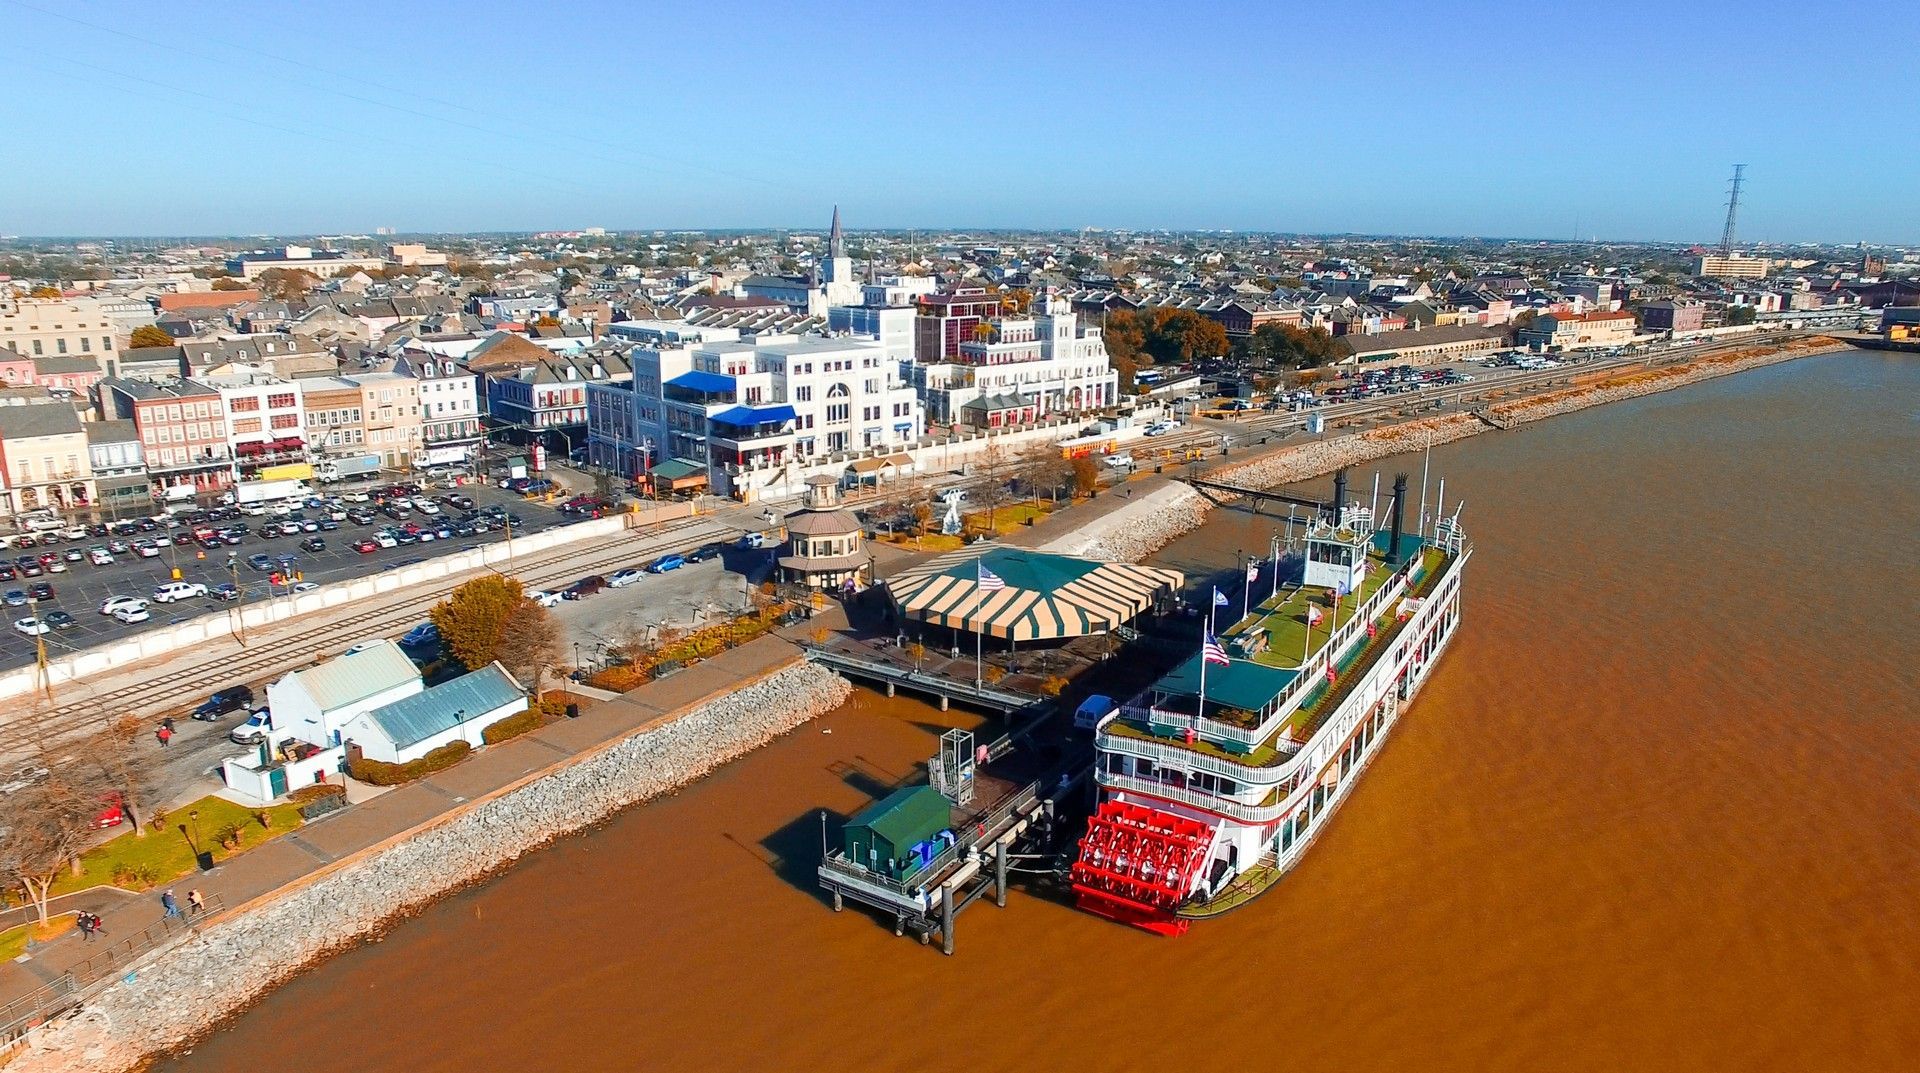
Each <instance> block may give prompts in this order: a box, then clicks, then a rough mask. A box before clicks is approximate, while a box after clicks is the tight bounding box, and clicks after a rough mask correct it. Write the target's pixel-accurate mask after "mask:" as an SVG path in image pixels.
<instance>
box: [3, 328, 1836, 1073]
mask: <svg viewBox="0 0 1920 1073" xmlns="http://www.w3.org/2000/svg"><path fill="white" fill-rule="evenodd" d="M1808 344H1811V345H1808ZM1755 349H1756V350H1757V349H1758V348H1755ZM1839 349H1846V344H1844V343H1839V342H1834V341H1830V340H1806V341H1802V342H1801V344H1799V345H1794V346H1788V347H1781V348H1776V349H1771V350H1765V351H1760V352H1747V351H1742V352H1736V353H1735V354H1733V355H1722V356H1719V357H1716V358H1707V359H1701V360H1699V361H1697V362H1692V363H1687V364H1683V365H1676V366H1673V367H1670V368H1667V369H1657V370H1647V371H1643V372H1635V373H1628V374H1620V375H1616V376H1613V377H1606V378H1599V379H1596V380H1595V381H1594V382H1593V383H1590V384H1584V385H1583V384H1579V383H1576V384H1575V385H1574V386H1572V387H1570V388H1567V389H1565V390H1562V391H1556V392H1552V393H1549V394H1546V395H1541V396H1536V397H1533V398H1527V399H1516V400H1511V401H1508V402H1496V403H1493V404H1491V405H1490V406H1488V407H1487V408H1486V409H1485V410H1484V411H1481V412H1480V413H1485V414H1488V415H1490V417H1491V420H1489V417H1487V416H1479V415H1478V414H1477V413H1456V414H1449V415H1445V416H1441V417H1434V418H1424V419H1416V420H1413V421H1408V422H1405V423H1402V424H1397V425H1392V426H1387V427H1382V428H1375V429H1369V430H1364V431H1356V432H1351V433H1347V434H1345V435H1340V436H1335V437H1330V438H1328V439H1326V440H1321V441H1317V442H1313V443H1308V444H1299V445H1293V446H1288V447H1282V448H1278V449H1275V450H1271V451H1265V452H1259V453H1252V454H1245V455H1239V456H1230V457H1228V458H1225V459H1221V460H1219V461H1218V462H1217V463H1216V464H1215V465H1213V466H1212V467H1210V468H1209V469H1208V470H1207V476H1209V477H1210V478H1212V479H1214V480H1218V481H1222V482H1225V483H1230V484H1238V485H1241V486H1243V487H1273V486H1275V485H1279V484H1285V483H1289V482H1293V481H1299V480H1305V479H1309V478H1312V477H1316V476H1320V475H1323V474H1325V473H1328V472H1331V471H1333V470H1335V469H1338V468H1341V467H1343V466H1350V465H1356V464H1361V463H1364V462H1367V461H1372V460H1374V459H1378V458H1383V457H1387V456H1389V455H1394V454H1402V453H1406V452H1408V451H1417V450H1420V449H1421V448H1422V447H1424V446H1427V445H1429V444H1439V443H1448V442H1453V441H1455V440H1458V439H1463V438H1465V437H1467V436H1471V435H1477V434H1479V433H1480V432H1485V431H1493V430H1495V429H1496V428H1498V427H1501V426H1502V425H1505V426H1508V427H1511V426H1513V425H1518V424H1523V423H1530V422H1533V421H1538V420H1543V419H1545V418H1547V417H1552V416H1557V415H1559V414H1563V413H1571V412H1574V411H1576V410H1581V409H1586V408H1588V407H1591V406H1597V405H1602V404H1604V403H1607V402H1613V401H1620V400H1623V399H1628V398H1636V397H1640V396H1642V395H1646V394H1652V393H1654V392H1658V391H1664V390H1669V389H1671V388H1675V387H1681V386H1685V385H1687V384H1692V383H1697V382H1700V381H1702V380H1705V379H1709V378H1713V377H1717V376H1722V375H1727V374H1730V373H1734V372H1741V371H1744V370H1747V369H1752V368H1758V367H1761V366H1764V365H1771V364H1776V363H1778V362H1782V361H1787V360H1791V359H1793V358H1797V357H1802V356H1807V355H1810V354H1815V353H1825V352H1828V351H1831V350H1839ZM1141 491H1142V492H1143V494H1138V495H1134V496H1132V497H1131V499H1130V502H1128V503H1127V505H1126V506H1124V507H1122V508H1120V509H1118V510H1113V511H1111V512H1110V513H1107V514H1106V515H1105V516H1103V517H1100V518H1096V519H1092V520H1090V521H1088V522H1087V523H1085V524H1083V525H1082V526H1080V527H1078V528H1077V529H1076V530H1074V531H1073V532H1070V533H1068V534H1065V535H1063V536H1061V537H1059V538H1057V539H1056V540H1054V541H1053V542H1052V543H1050V544H1049V545H1047V547H1048V548H1049V549H1050V550H1058V551H1067V552H1071V553H1074V554H1082V555H1091V556H1095V557H1101V558H1109V559H1115V560H1127V561H1137V560H1138V559H1141V558H1144V557H1146V556H1147V555H1149V554H1152V553H1153V552H1154V551H1157V550H1158V549H1159V548H1161V547H1164V546H1166V545H1167V544H1168V543H1171V542H1172V541H1173V540H1174V539H1176V538H1178V537H1179V536H1180V535H1182V534H1184V533H1186V532H1190V531H1191V530H1193V529H1196V528H1198V527H1199V526H1200V525H1201V524H1203V523H1204V522H1205V520H1206V518H1207V516H1208V514H1209V513H1210V511H1211V510H1212V509H1213V507H1215V506H1216V505H1218V504H1217V502H1216V501H1215V499H1214V498H1209V497H1208V496H1203V495H1201V494H1200V493H1199V492H1197V491H1195V490H1194V489H1193V488H1192V487H1190V486H1188V485H1186V484H1183V483H1179V482H1174V481H1167V482H1164V483H1161V484H1160V485H1159V486H1158V487H1151V488H1143V489H1142V490H1141ZM1221 498H1224V497H1221ZM850 692H851V687H849V686H848V685H847V684H846V682H845V681H844V680H842V679H840V678H838V677H837V676H835V675H833V674H832V673H831V672H828V671H825V670H823V669H821V668H818V667H815V666H812V665H809V664H805V663H801V662H797V661H789V662H786V663H784V664H781V665H778V666H776V667H774V668H772V669H771V670H769V671H768V672H767V673H766V674H764V675H763V676H761V677H760V678H758V679H757V680H753V681H751V682H748V683H745V684H742V685H739V686H738V687H736V688H735V689H733V690H731V691H729V692H726V693H724V694H723V695H721V696H719V697H715V698H707V699H705V700H703V701H702V702H700V703H699V704H697V705H693V706H689V707H687V708H683V709H681V710H679V711H676V712H673V713H670V714H669V715H666V716H663V717H662V718H661V720H660V721H659V722H658V723H657V724H656V725H653V726H650V727H648V728H645V729H643V730H642V731H640V732H638V733H634V734H632V735H630V736H627V737H624V738H620V739H617V740H614V741H611V742H608V743H607V744H606V745H605V746H604V747H603V748H602V749H600V750H598V751H596V752H593V753H591V754H586V755H582V756H580V757H575V758H572V759H570V760H568V761H564V762H561V763H557V764H555V765H553V766H551V767H549V768H547V769H545V770H543V771H540V772H536V773H534V774H532V775H529V776H528V777H527V778H525V779H523V780H520V781H519V782H516V783H514V784H513V785H511V786H507V787H504V788H502V789H500V790H497V791H495V792H494V793H492V794H488V795H486V796H484V797H482V798H479V799H477V800H475V801H474V802H472V803H470V804H469V805H467V806H465V807H464V808H462V809H461V810H459V811H458V812H456V813H453V814H451V815H449V816H447V817H443V818H441V819H439V820H436V821H434V822H432V823H429V824H426V825H423V826H422V827H421V828H419V829H416V830H411V831H407V832H404V833H402V834H401V835H398V836H396V837H394V838H392V839H389V840H387V841H386V842H383V843H382V844H380V845H378V846H375V847H373V848H371V849H368V850H366V851H364V852H362V853H358V854H355V855H353V856H351V857H348V858H345V859H342V860H340V861H338V862H336V863H334V864H332V865H330V866H328V867H326V868H324V869H322V870H320V871H317V872H315V873H312V874H310V875H308V876H305V877H303V878H302V879H300V880H297V881H295V882H293V883H291V884H289V885H288V886H287V887H285V888H282V889H280V890H277V891H274V892H272V893H271V894H268V895H266V896H263V897H261V898H257V899H255V900H254V901H252V902H250V903H248V904H246V905H243V906H239V907H237V908H236V909H235V910H233V911H232V912H231V913H229V914H225V915H223V916H222V917H220V918H218V919H216V920H215V921H213V922H212V923H211V924H210V925H208V926H207V927H206V928H204V929H203V930H202V931H201V932H200V933H199V934H197V935H195V936H194V937H192V938H190V939H188V940H186V941H185V942H183V943H181V944H178V945H176V946H174V947H170V948H167V949H165V950H162V951H158V952H156V953H155V954H153V955H151V956H150V957H149V958H148V959H147V960H146V961H145V962H144V963H142V964H140V965H139V966H138V971H137V973H133V974H129V975H128V976H127V977H126V978H125V979H123V980H122V981H120V982H117V983H115V984H113V985H112V986H110V987H108V988H107V989H105V990H104V991H102V992H101V993H100V994H99V995H98V996H97V997H95V998H94V1000H93V1001H92V1002H91V1003H90V1005H89V1006H88V1007H86V1009H85V1011H84V1013H83V1015H82V1016H80V1017H77V1018H74V1019H72V1020H71V1021H69V1022H67V1023H65V1024H61V1025H55V1026H49V1028H48V1029H43V1030H42V1031H41V1032H39V1033H37V1034H36V1035H35V1036H34V1037H33V1040H32V1042H31V1043H29V1044H28V1045H27V1046H26V1047H25V1048H23V1049H22V1050H21V1051H20V1052H18V1053H17V1054H16V1055H15V1056H14V1061H13V1064H14V1067H15V1068H17V1069H21V1070H26V1071H31V1073H42V1071H45V1073H67V1071H78V1070H87V1071H95V1073H109V1071H118V1070H126V1069H134V1068H138V1067H139V1066H140V1065H141V1064H142V1063H143V1062H145V1061H148V1060H150V1059H152V1058H154V1057H156V1056H158V1055H162V1054H165V1053H169V1052H175V1051H178V1050H180V1049H183V1048H187V1047H190V1046H192V1045H193V1042H194V1041H195V1040H197V1039H199V1038H201V1037H202V1036H204V1035H205V1034H206V1033H208V1032H211V1031H214V1030H216V1029H218V1027H219V1026H220V1025H221V1024H223V1023H225V1022H226V1021H228V1020H229V1019H231V1018H232V1017H234V1016H237V1015H239V1014H240V1013H242V1012H244V1011H245V1009H246V1008H247V1007H249V1006H250V1005H252V1004H253V1003H254V1002H255V1001H257V1000H258V999H259V998H261V997H263V996H264V995H265V994H266V993H268V992H269V991H271V990H272V989H273V988H275V987H277V986H279V985H280V984H282V983H284V982H286V981H287V980H289V979H291V978H292V977H294V976H296V975H298V974H299V973H301V972H303V971H305V970H306V969H307V968H309V967H311V966H312V965H314V964H316V963H318V962H320V961H322V960H324V959H325V958H327V957H330V956H331V955H332V954H334V953H337V952H339V951H340V950H343V949H345V948H348V947H350V946H352V945H355V944H357V943H359V942H362V941H367V940H368V939H369V938H371V937H373V936H377V935H378V934H379V933H380V932H381V931H382V930H383V929H385V928H386V927H388V926H390V925H391V924H392V923H394V922H396V921H397V920H400V919H402V918H404V917H406V916H408V915H410V914H412V913H415V912H418V911H419V910H420V909H421V908H423V907H424V906H426V905H428V904H431V903H432V902H434V901H436V900H438V899H439V898H442V897H444V896H446V895H448V894H450V893H452V892H454V891H457V890H459V889H463V888H466V887H469V886H471V885H473V884H475V883H479V882H484V881H485V880H486V879H487V878H489V877H491V876H493V875H496V874H497V873H499V872H500V871H501V870H503V869H504V868H506V867H507V866H509V865H511V864H512V863H513V861H514V860H516V859H518V858H519V857H521V856H523V855H524V854H526V853H528V852H530V851H532V850H535V849H537V848H539V847H540V846H542V845H545V844H547V843H550V842H552V841H554V840H556V839H559V838H562V837H564V836H566V835H568V834H572V833H576V832H578V831H580V830H583V829H585V828H587V827H590V826H592V825H594V824H596V823H599V822H602V821H604V820H605V819H607V818H609V817H611V816H612V815H613V814H615V813H617V812H618V811H620V810H622V809H624V808H628V807H631V806H632V805H635V804H641V803H644V802H646V801H648V800H651V799H653V798H656V797H658V796H660V795H662V794H666V793H671V792H673V791H674V790H676V789H678V788H680V787H682V786H685V785H687V784H688V783H691V782H693V781H695V780H697V779H699V778H700V777H702V776H704V775H706V774H708V773H709V772H711V771H712V770H714V769H716V768H718V767H720V766H722V765H724V764H726V763H727V762H729V761H731V760H733V759H735V758H737V757H739V756H741V755H744V754H745V753H747V752H749V751H752V750H754V749H757V748H758V747H759V746H760V745H763V744H765V743H767V742H769V741H771V740H773V739H774V738H776V737H778V736H780V735H781V734H784V733H787V732H788V731H791V730H792V729H794V728H795V727H797V726H799V725H801V724H803V723H805V722H806V721H808V720H810V719H812V718H813V717H815V716H817V715H820V714H822V713H824V712H826V711H830V710H832V709H833V708H834V707H836V706H838V705H839V704H840V703H841V702H842V701H843V700H844V699H845V698H846V696H847V695H848V694H849V693H850ZM314 936H326V937H327V939H326V940H325V941H316V940H315V939H314V938H313V937H314ZM181 995H193V996H195V999H194V1001H192V1002H183V1001H181V999H180V996H181Z"/></svg>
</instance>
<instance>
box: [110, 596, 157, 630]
mask: <svg viewBox="0 0 1920 1073" xmlns="http://www.w3.org/2000/svg"><path fill="white" fill-rule="evenodd" d="M111 614H112V615H113V617H114V619H115V620H117V621H120V622H124V623H126V624H127V625H129V626H131V625H133V624H134V623H136V622H145V621H147V620H148V619H150V618H152V617H153V615H152V614H151V613H150V612H148V611H147V605H146V603H145V602H144V601H143V602H141V603H139V604H137V605H132V604H130V605H127V606H125V607H116V608H114V609H113V611H112V612H111Z"/></svg>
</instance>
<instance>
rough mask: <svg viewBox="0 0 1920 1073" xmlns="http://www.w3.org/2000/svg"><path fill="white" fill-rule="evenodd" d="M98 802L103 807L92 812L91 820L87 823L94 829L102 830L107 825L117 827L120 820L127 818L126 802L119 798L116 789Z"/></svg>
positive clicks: (107, 826)
mask: <svg viewBox="0 0 1920 1073" xmlns="http://www.w3.org/2000/svg"><path fill="white" fill-rule="evenodd" d="M100 802H101V804H102V805H103V806H104V807H103V808H101V810H100V811H99V812H98V813H95V814H94V817H93V819H92V821H90V823H89V824H88V826H90V827H92V828H93V829H94V830H96V831H104V830H106V829H107V828H109V827H118V826H120V823H121V821H123V820H125V819H126V818H127V807H126V803H125V802H124V801H122V800H121V799H120V794H119V793H118V792H117V791H116V792H114V793H110V794H108V795H107V796H105V797H103V798H101V799H100Z"/></svg>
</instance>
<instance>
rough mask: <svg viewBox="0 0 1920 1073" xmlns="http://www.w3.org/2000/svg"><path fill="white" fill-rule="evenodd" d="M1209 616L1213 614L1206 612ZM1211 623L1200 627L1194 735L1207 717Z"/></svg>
mask: <svg viewBox="0 0 1920 1073" xmlns="http://www.w3.org/2000/svg"><path fill="white" fill-rule="evenodd" d="M1207 613H1208V614H1209V615H1211V614H1212V613H1213V612H1212V611H1208V612H1207ZM1212 632H1213V630H1212V627H1211V623H1210V622H1209V623H1208V624H1206V625H1202V626H1201V627H1200V702H1199V703H1198V704H1196V705H1194V708H1193V713H1194V714H1193V727H1192V730H1193V731H1194V733H1196V734H1197V733H1199V731H1200V720H1202V719H1204V718H1206V716H1207V635H1208V634H1210V633H1212Z"/></svg>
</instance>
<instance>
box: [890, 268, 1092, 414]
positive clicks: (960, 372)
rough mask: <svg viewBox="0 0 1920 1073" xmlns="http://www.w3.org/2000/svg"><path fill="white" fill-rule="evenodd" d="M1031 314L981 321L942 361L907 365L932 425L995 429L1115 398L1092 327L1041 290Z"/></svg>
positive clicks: (1053, 295)
mask: <svg viewBox="0 0 1920 1073" xmlns="http://www.w3.org/2000/svg"><path fill="white" fill-rule="evenodd" d="M1034 310H1035V312H1034V315H1032V316H1029V317H999V318H993V319H989V320H987V321H985V322H984V323H983V324H982V325H981V329H982V330H979V331H977V332H976V336H975V338H973V339H969V340H964V341H962V342H961V343H960V348H959V349H960V352H959V354H958V356H956V357H955V358H954V359H952V360H949V361H941V362H923V363H918V364H914V365H911V366H909V367H908V369H909V372H910V375H911V378H912V381H913V386H914V387H915V389H916V390H918V391H919V393H920V398H921V401H922V403H923V404H924V405H925V407H926V412H927V416H928V418H929V419H930V420H933V421H942V422H947V423H951V424H968V425H976V426H980V427H989V428H998V427H1004V426H1010V425H1019V424H1024V423H1027V422H1030V421H1035V420H1038V419H1039V418H1041V417H1045V416H1047V415H1049V414H1059V413H1074V412H1078V411H1085V410H1098V409H1102V408H1104V407H1108V406H1112V405H1114V404H1115V403H1116V402H1117V401H1118V400H1119V393H1120V378H1119V374H1117V373H1115V372H1114V371H1113V365H1112V363H1111V362H1109V361H1108V360H1107V344H1106V341H1105V340H1104V339H1102V338H1101V337H1100V329H1099V328H1097V327H1094V326H1092V325H1084V324H1081V323H1080V322H1079V318H1078V317H1077V316H1076V315H1075V314H1074V312H1073V310H1072V307H1071V306H1070V305H1069V304H1068V303H1067V301H1066V300H1065V299H1064V298H1061V297H1059V296H1058V295H1055V294H1053V293H1052V292H1048V293H1046V294H1044V295H1041V296H1040V297H1039V298H1038V299H1036V300H1035V302H1034Z"/></svg>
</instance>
